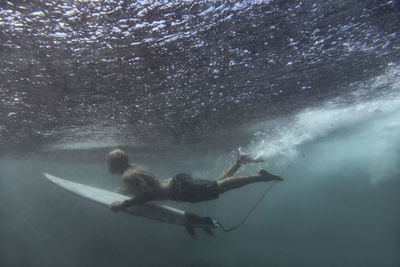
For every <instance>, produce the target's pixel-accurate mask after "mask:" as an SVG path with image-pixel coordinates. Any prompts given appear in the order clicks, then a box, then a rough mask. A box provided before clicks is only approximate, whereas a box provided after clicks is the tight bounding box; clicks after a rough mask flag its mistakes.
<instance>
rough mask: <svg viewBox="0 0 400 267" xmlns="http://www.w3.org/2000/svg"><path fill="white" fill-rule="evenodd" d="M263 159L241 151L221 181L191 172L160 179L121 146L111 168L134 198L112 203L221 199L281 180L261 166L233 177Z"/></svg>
mask: <svg viewBox="0 0 400 267" xmlns="http://www.w3.org/2000/svg"><path fill="white" fill-rule="evenodd" d="M263 161H264V160H263V159H262V158H254V157H252V156H250V155H246V154H241V153H240V150H239V154H238V159H237V160H236V162H235V163H234V164H233V165H232V166H230V167H229V168H228V169H227V170H226V171H225V172H224V173H223V175H222V177H221V178H220V179H218V180H205V179H194V178H192V177H191V176H190V175H188V174H185V173H180V174H177V175H175V176H173V177H172V178H168V179H160V180H159V179H157V178H156V177H155V176H154V175H153V174H152V173H150V172H149V171H148V170H146V169H144V168H142V167H140V166H138V165H136V164H131V163H129V162H128V155H127V154H126V153H125V152H124V151H123V150H121V149H115V150H113V151H111V152H110V153H108V155H107V165H108V169H109V171H110V172H111V173H112V174H119V175H122V183H123V186H124V188H123V189H122V190H120V193H123V194H125V195H128V196H131V197H132V198H131V199H128V200H125V201H122V202H120V201H118V202H114V203H112V204H111V205H110V209H111V210H113V211H118V210H122V209H125V208H128V207H130V206H133V205H138V204H142V203H145V202H147V201H152V200H175V201H185V202H199V201H207V200H212V199H216V198H218V196H219V195H220V194H222V193H224V192H226V191H229V190H232V189H236V188H239V187H242V186H245V185H247V184H251V183H256V182H267V181H274V180H276V181H282V180H283V179H282V178H281V177H279V176H276V175H273V174H270V173H268V172H267V171H266V170H264V169H260V170H259V171H258V173H257V174H256V175H250V176H233V175H234V174H235V172H236V171H237V170H238V169H239V168H240V167H241V166H242V165H243V164H246V163H249V162H263Z"/></svg>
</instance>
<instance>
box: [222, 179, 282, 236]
mask: <svg viewBox="0 0 400 267" xmlns="http://www.w3.org/2000/svg"><path fill="white" fill-rule="evenodd" d="M277 182H278V181H274V182H273V183H272V184H271V185H270V186H269V187H268V188H267V190H265V192H264V193H263V194H262V195H261V197H260V198H259V199H258V200H257V202H256V203H255V204H254V206H253V207H252V208H251V210H250V211H249V213H247V215H246V216H245V217H244V218H243V219H242V220H241V221H240V223H239V224H237V225H236V226H233V227H231V228H228V229H226V228H225V227H223V226H222V224H221V223H220V222H218V225H219V226H220V227H221V229H222V230H223V231H224V232H231V231H233V230H235V229H237V228H239V227H240V226H242V225H243V224H244V223H245V222H246V220H247V219H248V218H249V217H250V215H251V214H252V213H253V211H254V210H255V209H256V208H257V206H258V205H259V204H260V203H261V201H262V200H263V199H264V197H265V196H266V195H267V194H268V192H269V191H271V189H272V187H274V185H275V184H276V183H277Z"/></svg>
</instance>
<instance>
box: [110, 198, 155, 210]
mask: <svg viewBox="0 0 400 267" xmlns="http://www.w3.org/2000/svg"><path fill="white" fill-rule="evenodd" d="M147 201H148V200H147V199H145V198H136V197H133V198H131V199H127V200H124V201H116V202H113V203H111V205H110V209H111V210H112V211H119V210H124V209H127V208H129V207H132V206H134V205H139V204H143V203H145V202H147Z"/></svg>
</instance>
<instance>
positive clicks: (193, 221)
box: [185, 212, 218, 238]
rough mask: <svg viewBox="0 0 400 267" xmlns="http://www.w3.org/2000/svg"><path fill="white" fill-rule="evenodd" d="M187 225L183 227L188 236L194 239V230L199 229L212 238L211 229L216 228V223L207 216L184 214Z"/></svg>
mask: <svg viewBox="0 0 400 267" xmlns="http://www.w3.org/2000/svg"><path fill="white" fill-rule="evenodd" d="M185 218H186V221H187V224H186V225H185V227H186V230H187V232H188V234H189V235H190V236H191V237H193V238H196V232H195V228H201V229H203V230H204V232H206V233H207V234H208V235H210V236H213V232H212V231H211V229H212V228H217V227H218V222H217V221H215V220H214V219H212V218H211V217H208V216H199V215H196V214H194V213H191V212H185Z"/></svg>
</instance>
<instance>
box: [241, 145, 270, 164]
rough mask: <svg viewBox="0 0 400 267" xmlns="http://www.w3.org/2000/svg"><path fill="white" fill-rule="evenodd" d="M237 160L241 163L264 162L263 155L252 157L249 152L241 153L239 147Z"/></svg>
mask: <svg viewBox="0 0 400 267" xmlns="http://www.w3.org/2000/svg"><path fill="white" fill-rule="evenodd" d="M238 161H239V162H240V163H241V164H246V163H249V162H264V159H263V157H253V156H252V155H250V154H242V151H241V149H240V148H239V149H238Z"/></svg>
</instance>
